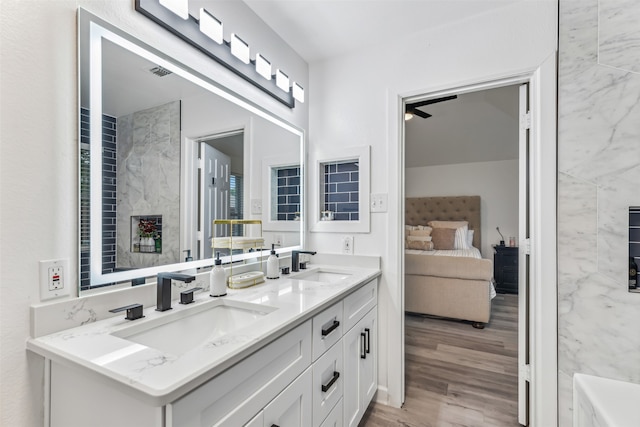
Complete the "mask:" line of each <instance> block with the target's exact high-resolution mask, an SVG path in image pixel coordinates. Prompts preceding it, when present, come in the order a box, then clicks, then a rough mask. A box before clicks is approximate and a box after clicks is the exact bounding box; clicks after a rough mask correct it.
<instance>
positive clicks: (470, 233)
mask: <svg viewBox="0 0 640 427" xmlns="http://www.w3.org/2000/svg"><path fill="white" fill-rule="evenodd" d="M467 246H469V248H472V247H473V230H469V231H467Z"/></svg>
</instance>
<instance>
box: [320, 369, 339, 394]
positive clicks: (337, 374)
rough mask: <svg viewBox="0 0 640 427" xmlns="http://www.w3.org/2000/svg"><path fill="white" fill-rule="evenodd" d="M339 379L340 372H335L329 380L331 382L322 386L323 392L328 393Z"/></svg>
mask: <svg viewBox="0 0 640 427" xmlns="http://www.w3.org/2000/svg"><path fill="white" fill-rule="evenodd" d="M338 378H340V372H337V371H333V377H332V378H331V379H330V380H329V382H328V383H326V384H322V392H323V393H326V392H327V390H329V389H330V388H331V386H332V385H333V383H335V382H336V381H337V380H338Z"/></svg>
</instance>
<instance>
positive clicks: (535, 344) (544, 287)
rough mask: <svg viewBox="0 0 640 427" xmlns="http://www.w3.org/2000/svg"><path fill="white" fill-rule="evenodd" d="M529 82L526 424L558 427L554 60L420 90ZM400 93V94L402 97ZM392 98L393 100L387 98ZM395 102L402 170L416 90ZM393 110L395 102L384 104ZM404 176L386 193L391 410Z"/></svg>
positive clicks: (395, 396)
mask: <svg viewBox="0 0 640 427" xmlns="http://www.w3.org/2000/svg"><path fill="white" fill-rule="evenodd" d="M516 83H517V84H521V83H529V98H530V99H529V106H530V110H531V115H530V116H529V117H530V129H529V133H530V136H529V140H530V156H531V158H530V160H529V169H530V171H529V175H530V177H531V180H530V183H529V188H530V194H529V202H530V206H529V212H530V223H529V228H530V242H529V248H530V253H531V257H530V262H529V267H528V271H527V274H528V275H529V282H530V287H529V295H528V296H529V310H528V312H527V317H528V319H527V320H528V322H529V330H530V336H529V347H530V348H529V365H530V366H529V367H526V368H525V369H523V372H522V374H523V375H525V376H526V377H527V378H529V384H530V393H529V396H528V397H529V403H530V410H529V417H530V420H529V423H530V425H534V426H535V425H545V426H550V427H552V426H557V423H558V420H557V416H558V392H557V315H556V313H557V286H556V283H557V267H556V258H557V251H556V240H557V233H556V182H557V167H556V157H557V156H556V151H557V137H556V123H557V117H556V105H557V104H556V57H555V55H550V56H549V57H547V58H546V59H545V60H544V61H543V62H542V63H541V64H540V66H539V67H538V68H536V69H532V70H530V72H525V73H522V74H518V75H504V76H503V77H501V79H500V80H494V81H489V82H481V83H475V84H468V85H467V86H458V87H455V86H449V89H446V88H442V87H440V88H436V89H433V90H432V91H425V90H423V91H421V93H423V94H424V93H426V95H421V96H420V98H422V99H424V97H426V96H428V97H430V98H437V97H443V96H447V95H451V94H455V93H463V92H472V91H477V90H482V89H486V88H491V87H499V86H505V85H508V84H516ZM405 93H406V92H405ZM392 96H394V95H392ZM395 96H397V104H395V106H394V107H393V108H392V110H393V112H394V115H393V117H391V118H390V129H389V130H390V138H393V135H398V144H397V146H396V148H397V150H396V151H393V150H392V151H391V152H390V154H391V156H392V159H393V161H394V162H395V163H396V164H397V165H398V166H399V170H404V126H403V123H404V109H405V104H406V103H408V102H411V101H413V100H415V99H416V98H417V97H416V92H413V93H407V94H405V95H403V94H402V93H398V94H397V95H395ZM390 102H391V103H392V105H393V102H394V100H393V99H392V98H390ZM403 178H404V176H403V175H400V174H399V175H398V178H397V179H394V178H393V177H392V179H391V181H390V183H389V185H390V188H398V197H397V198H395V197H391V196H392V193H390V205H392V204H395V205H396V206H397V207H398V208H397V210H394V211H393V212H391V213H392V215H390V218H389V220H390V227H391V228H390V238H391V240H390V245H389V252H388V257H389V259H390V264H391V266H392V267H393V266H396V265H397V269H396V268H395V267H394V272H393V273H392V276H393V280H394V281H396V283H398V286H397V288H396V287H395V286H393V285H390V290H391V291H392V296H393V297H394V298H397V302H398V304H397V305H389V306H388V307H386V308H385V309H386V310H387V311H388V312H389V329H390V330H394V328H397V330H400V331H401V333H400V334H398V335H389V336H387V337H385V339H386V340H387V341H388V355H389V356H388V357H389V363H388V365H387V369H388V371H389V382H388V388H387V390H383V393H385V394H384V395H383V396H384V397H383V399H385V400H386V401H387V402H388V403H389V404H390V405H392V406H394V407H397V408H399V407H401V406H402V404H403V403H404V401H405V378H404V373H405V352H404V330H405V324H404V303H405V301H404V298H405V291H404V275H405V265H404V229H403V226H402V224H403V218H404V209H405V202H404V196H405V186H404V179H403Z"/></svg>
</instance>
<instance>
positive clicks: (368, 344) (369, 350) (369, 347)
mask: <svg viewBox="0 0 640 427" xmlns="http://www.w3.org/2000/svg"><path fill="white" fill-rule="evenodd" d="M364 331H365V332H366V334H367V345H366V347H365V351H366V352H367V354H368V353H371V340H370V336H371V331H370V330H369V328H364Z"/></svg>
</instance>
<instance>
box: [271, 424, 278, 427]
mask: <svg viewBox="0 0 640 427" xmlns="http://www.w3.org/2000/svg"><path fill="white" fill-rule="evenodd" d="M271 427H280V426H279V425H278V424H271Z"/></svg>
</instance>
